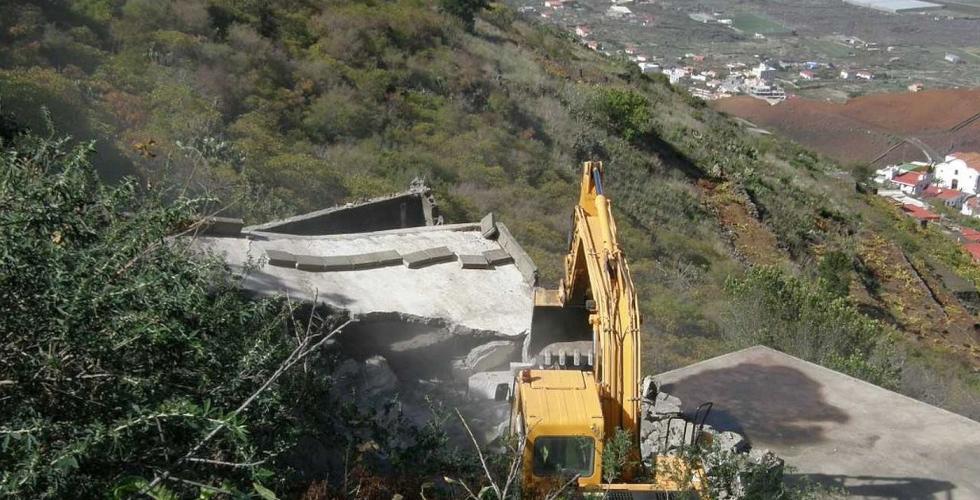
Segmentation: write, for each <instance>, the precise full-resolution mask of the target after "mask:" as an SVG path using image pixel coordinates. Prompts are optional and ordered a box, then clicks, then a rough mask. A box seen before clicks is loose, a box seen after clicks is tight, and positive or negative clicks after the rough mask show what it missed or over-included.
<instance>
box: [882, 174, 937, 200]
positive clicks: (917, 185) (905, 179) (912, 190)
mask: <svg viewBox="0 0 980 500" xmlns="http://www.w3.org/2000/svg"><path fill="white" fill-rule="evenodd" d="M930 180H931V176H930V175H929V174H928V173H926V172H905V173H904V174H902V175H898V176H895V177H893V178H892V182H894V183H895V184H898V188H899V189H901V190H902V192H903V193H905V194H907V195H911V196H919V195H920V194H922V192H923V191H925V189H926V188H927V187H929V181H930Z"/></svg>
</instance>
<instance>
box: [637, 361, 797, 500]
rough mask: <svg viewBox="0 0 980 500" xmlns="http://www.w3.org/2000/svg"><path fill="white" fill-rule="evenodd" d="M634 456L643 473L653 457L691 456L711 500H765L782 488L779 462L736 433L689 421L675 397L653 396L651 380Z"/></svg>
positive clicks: (646, 381)
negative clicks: (700, 468)
mask: <svg viewBox="0 0 980 500" xmlns="http://www.w3.org/2000/svg"><path fill="white" fill-rule="evenodd" d="M640 414H641V422H640V452H641V455H642V457H643V460H644V463H645V464H646V466H647V467H652V466H653V463H654V462H653V457H655V456H656V455H677V454H681V453H693V454H694V456H697V457H700V459H701V462H702V464H703V466H704V469H705V473H706V474H707V475H708V480H709V484H710V485H711V489H712V493H713V495H714V498H719V499H742V498H768V495H767V493H769V492H776V491H778V490H777V489H778V488H780V487H781V485H782V476H783V460H782V459H781V458H779V457H777V456H776V455H775V454H773V453H772V452H771V451H769V450H765V449H760V450H756V449H752V448H751V446H750V445H749V443H748V442H747V441H746V439H745V437H743V436H742V435H741V434H739V433H737V432H731V431H720V430H717V429H715V428H713V427H712V426H710V425H707V424H702V425H698V424H699V422H696V421H694V418H693V417H690V416H687V415H685V414H684V413H683V411H682V402H681V400H680V399H679V398H677V397H676V396H673V395H670V394H668V393H666V392H662V391H659V390H658V388H657V386H656V383H655V382H654V380H653V377H646V379H644V381H643V401H642V403H641V407H640Z"/></svg>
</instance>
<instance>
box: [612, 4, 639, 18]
mask: <svg viewBox="0 0 980 500" xmlns="http://www.w3.org/2000/svg"><path fill="white" fill-rule="evenodd" d="M606 15H607V16H609V17H628V16H632V15H633V11H632V10H630V8H629V7H626V6H624V5H611V6H609V9H608V10H606Z"/></svg>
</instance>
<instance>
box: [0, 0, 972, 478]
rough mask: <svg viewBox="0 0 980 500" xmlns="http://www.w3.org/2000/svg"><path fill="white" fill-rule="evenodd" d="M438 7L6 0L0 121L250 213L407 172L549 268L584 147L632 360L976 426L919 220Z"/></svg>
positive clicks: (587, 64) (592, 61)
mask: <svg viewBox="0 0 980 500" xmlns="http://www.w3.org/2000/svg"><path fill="white" fill-rule="evenodd" d="M453 5H456V6H458V5H463V4H457V3H454V2H453V1H452V0H447V2H446V3H444V5H443V9H440V8H438V7H437V6H435V5H432V4H430V3H428V2H423V1H421V0H396V1H391V2H380V1H366V2H352V1H337V2H327V3H324V2H313V1H307V0H284V1H281V2H277V3H275V4H266V3H262V2H236V1H232V0H178V1H175V2H170V3H163V2H154V1H152V0H128V1H121V0H120V1H117V0H86V1H84V2H68V3H62V2H26V1H21V0H15V1H13V2H6V3H5V4H4V5H3V6H0V44H2V46H3V47H4V50H3V51H0V99H2V118H3V124H2V125H3V126H2V127H0V131H2V133H3V136H4V138H5V139H6V140H8V141H9V140H10V139H11V138H13V137H16V136H17V134H18V133H20V132H24V131H25V130H33V131H34V132H35V133H38V134H41V135H48V134H49V132H48V123H47V121H48V120H47V119H48V117H50V122H51V123H52V124H53V126H54V128H55V129H56V130H59V131H64V132H67V133H70V134H72V136H73V137H74V139H75V140H76V141H88V140H94V141H95V148H96V153H95V156H94V157H93V162H94V164H95V165H96V167H97V168H98V169H99V171H100V173H101V174H102V177H103V178H104V179H106V180H107V181H109V182H116V181H118V180H119V179H120V177H122V176H125V175H133V176H136V178H137V179H138V183H137V184H138V188H134V190H135V191H138V192H139V193H141V194H142V195H144V196H148V197H151V198H154V197H157V198H161V199H165V200H175V199H179V198H180V197H181V196H182V195H193V196H207V197H209V199H210V200H212V201H210V202H209V203H207V204H204V205H203V206H200V207H198V210H199V211H200V212H202V213H211V212H213V211H215V210H216V209H217V208H220V209H221V213H222V215H241V216H243V217H244V218H245V219H246V220H247V221H250V222H260V221H264V220H268V219H269V218H272V217H273V216H281V215H289V214H293V213H297V212H300V211H305V210H310V209H315V208H320V207H323V206H326V205H332V204H336V203H342V202H345V201H348V200H354V199H359V198H364V197H370V196H377V195H381V194H386V193H389V192H393V191H398V190H401V189H403V188H404V187H405V186H406V185H408V183H409V182H410V181H411V180H412V179H413V178H415V177H425V178H426V179H427V180H428V181H429V182H430V183H431V184H432V185H433V186H434V189H435V192H436V196H437V197H438V199H439V200H440V205H441V207H442V208H443V211H444V213H445V215H446V216H447V219H448V220H449V221H450V222H453V221H472V220H477V219H478V218H479V217H480V216H481V215H483V214H485V213H486V212H490V211H493V212H496V213H497V214H498V217H499V218H500V220H502V221H504V222H505V223H506V224H507V225H508V226H509V227H510V228H511V230H512V231H513V232H514V234H515V236H516V237H517V238H518V239H519V240H520V241H521V243H522V245H523V246H524V248H525V249H526V250H527V251H528V252H529V253H530V254H531V256H532V257H533V258H534V260H535V261H536V262H537V264H538V265H539V266H540V267H541V269H542V273H543V278H544V280H545V281H546V282H553V281H554V280H556V279H557V278H558V273H559V269H560V266H559V263H560V260H559V259H560V255H561V253H562V252H563V251H564V246H565V242H566V234H567V230H568V217H569V215H568V214H569V208H570V204H571V202H572V200H574V199H575V196H576V193H577V189H578V186H577V184H576V183H577V180H578V179H577V168H578V164H579V162H580V161H583V160H586V159H601V160H604V161H605V162H606V165H607V168H608V171H607V174H606V178H607V181H608V186H607V190H608V192H609V193H611V196H612V200H613V202H614V204H615V205H614V207H615V210H616V211H617V220H618V226H619V230H620V233H621V234H620V236H621V238H622V239H623V240H624V244H625V247H626V249H627V252H628V255H629V258H630V262H631V267H632V270H633V276H634V279H635V280H636V282H637V285H638V289H639V296H640V303H641V309H642V312H643V314H644V325H643V328H644V331H643V334H644V339H643V341H644V371H645V372H647V373H655V372H660V371H663V370H666V369H669V368H674V367H678V366H682V365H684V364H688V363H690V362H693V361H697V360H701V359H705V358H707V357H710V356H713V355H716V354H719V353H723V352H726V351H728V350H731V349H734V348H736V347H741V346H746V345H752V344H756V343H765V344H767V345H770V346H773V347H775V348H777V349H781V350H784V351H786V352H789V353H792V354H794V355H797V356H800V357H803V358H805V359H807V360H811V361H814V362H817V363H820V364H823V365H825V366H828V367H831V368H834V369H837V370H841V371H844V372H846V373H848V374H851V375H854V376H857V377H860V378H864V379H866V380H869V381H872V382H874V383H877V384H879V385H883V386H885V387H889V388H894V389H896V390H899V391H900V392H903V393H905V394H908V395H910V396H913V397H917V398H920V399H924V400H926V401H928V402H931V403H934V404H938V405H941V406H943V407H946V408H948V409H951V410H952V411H956V412H960V413H962V414H964V415H967V416H970V417H971V418H975V419H976V418H980V397H978V396H977V395H978V394H980V375H978V372H977V371H976V369H975V367H976V366H978V364H980V351H978V350H977V345H978V340H980V339H978V338H977V333H976V330H975V322H976V319H975V316H974V315H973V314H971V313H970V312H968V310H967V309H966V307H965V306H964V305H963V304H961V303H960V302H959V300H958V299H957V298H955V297H954V296H953V295H952V294H951V293H949V292H948V291H945V288H944V285H943V283H942V281H941V280H940V279H939V278H938V277H937V271H940V270H941V271H943V272H950V273H958V274H959V275H961V276H962V277H965V278H966V279H968V280H970V281H971V282H973V283H980V270H978V269H977V268H976V267H974V266H973V264H972V263H971V261H970V258H969V256H968V255H966V254H965V253H963V252H962V251H961V250H959V249H958V247H956V246H952V245H949V244H948V241H947V239H946V237H945V236H944V235H942V234H940V233H939V232H938V230H936V229H932V228H929V229H921V228H918V227H916V226H915V225H914V224H912V223H911V222H910V221H909V220H906V218H904V217H903V216H902V215H900V214H899V213H898V212H897V211H896V210H895V209H894V208H893V207H890V206H888V205H886V204H884V203H883V202H881V201H880V200H878V199H875V198H872V197H869V196H866V195H862V194H860V193H857V192H855V190H854V182H853V180H850V179H848V178H847V177H846V175H845V176H841V175H839V174H840V167H839V166H838V165H837V164H835V163H833V162H832V161H831V160H829V159H828V158H826V157H823V156H821V155H819V154H816V153H813V152H810V151H808V150H806V149H804V148H803V147H801V146H799V145H797V144H795V143H792V142H789V141H787V140H785V139H782V138H779V137H776V136H754V135H751V134H749V133H747V132H745V131H744V130H743V129H742V128H740V126H739V125H737V124H736V123H734V122H733V121H731V120H730V119H729V118H728V117H726V116H724V115H722V114H720V113H718V112H716V111H713V110H712V109H710V108H708V107H707V106H706V104H705V103H704V102H702V101H699V100H696V99H692V98H690V97H689V96H688V95H687V94H686V93H683V92H680V91H675V90H674V89H672V88H671V87H670V85H669V84H667V82H666V81H664V80H662V79H659V78H653V79H651V78H649V77H647V76H644V75H642V74H640V73H639V72H638V71H637V70H636V69H635V66H633V65H628V64H626V63H625V62H622V61H617V60H613V59H609V58H604V57H601V56H599V55H597V54H595V53H593V52H592V51H589V50H587V49H586V48H584V47H582V46H580V45H577V44H576V43H574V42H573V41H572V40H571V39H570V38H569V37H567V36H565V35H563V34H561V33H558V32H555V31H552V30H550V29H548V28H545V27H541V26H537V25H533V24H528V23H527V22H524V21H521V20H518V19H516V17H515V16H514V14H513V13H512V12H511V11H509V10H507V9H506V8H502V7H498V6H492V7H490V8H489V9H486V10H483V11H481V12H480V15H479V17H478V18H477V19H476V21H475V24H474V25H473V26H472V29H468V26H467V23H466V22H465V21H464V20H460V19H458V18H457V17H455V16H451V15H448V14H446V13H444V12H443V10H447V7H452V6H453ZM448 10H452V9H448ZM42 107H44V108H45V109H47V110H48V113H47V114H45V113H42V112H39V110H40V109H42ZM760 125H761V124H760ZM45 237H46V236H45ZM7 333H8V332H4V334H7ZM0 375H3V374H2V373H0ZM232 375H233V374H232ZM2 378H5V377H2ZM5 411H6V410H5ZM0 416H5V414H4V413H0ZM0 464H2V462H0Z"/></svg>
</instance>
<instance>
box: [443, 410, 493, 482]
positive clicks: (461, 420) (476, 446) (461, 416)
mask: <svg viewBox="0 0 980 500" xmlns="http://www.w3.org/2000/svg"><path fill="white" fill-rule="evenodd" d="M455 410H456V415H458V416H459V421H460V422H463V427H464V428H465V429H466V433H467V434H469V435H470V440H472V441H473V447H474V448H476V454H477V456H479V457H480V464H481V465H483V472H484V473H485V474H486V475H487V480H488V481H490V487H492V488H493V492H494V493H496V494H497V498H501V499H502V498H503V497H502V496H500V487H499V486H497V482H496V481H494V480H493V475H491V474H490V468H489V467H487V461H486V459H485V458H483V452H482V451H480V444H479V443H477V442H476V437H474V436H473V431H471V430H470V426H469V424H467V423H466V419H465V418H463V414H462V413H460V412H459V408H455Z"/></svg>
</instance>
